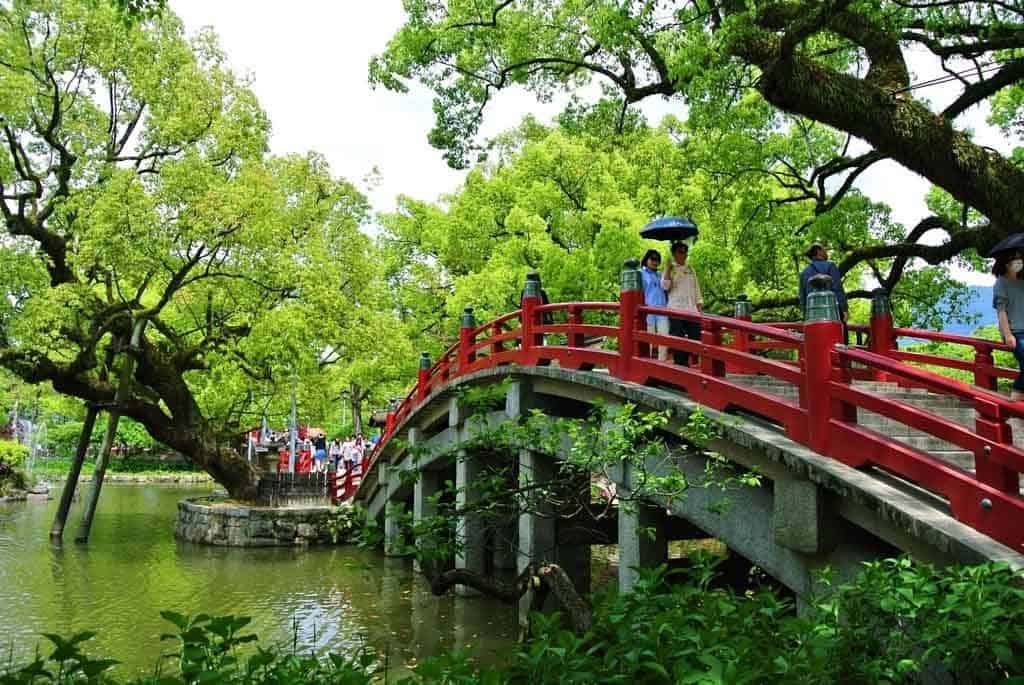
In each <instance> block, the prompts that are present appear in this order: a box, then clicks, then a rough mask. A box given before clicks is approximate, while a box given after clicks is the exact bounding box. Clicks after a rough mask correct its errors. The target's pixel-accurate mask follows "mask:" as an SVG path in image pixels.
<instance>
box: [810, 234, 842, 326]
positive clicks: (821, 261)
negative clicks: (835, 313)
mask: <svg viewBox="0 0 1024 685" xmlns="http://www.w3.org/2000/svg"><path fill="white" fill-rule="evenodd" d="M805 254H806V255H807V258H808V259H810V260H811V263H810V264H808V265H807V268H805V269H804V270H803V271H801V272H800V311H801V312H802V313H803V315H804V318H807V295H808V293H809V292H810V282H811V279H812V278H814V277H815V276H821V275H825V276H830V277H831V278H832V292H833V293H835V296H836V307H837V308H838V309H839V319H840V320H841V321H842V322H843V339H844V340H845V339H846V323H847V319H849V318H850V310H849V305H848V304H847V302H846V291H845V290H843V275H842V274H841V273H840V272H839V267H838V266H836V265H835V263H834V262H830V261H829V259H828V252H826V251H825V246H824V245H822V244H821V243H813V244H812V245H811V246H810V247H809V248H807V252H806V253H805Z"/></svg>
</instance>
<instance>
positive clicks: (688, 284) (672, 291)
mask: <svg viewBox="0 0 1024 685" xmlns="http://www.w3.org/2000/svg"><path fill="white" fill-rule="evenodd" d="M689 253H690V247H689V245H687V244H686V243H672V259H669V260H667V264H665V271H664V272H663V273H662V275H661V287H662V288H664V289H665V292H666V293H667V294H668V307H669V309H680V310H682V311H684V312H698V313H699V312H703V311H704V297H703V295H701V293H700V283H699V282H698V281H697V274H696V272H695V271H694V270H693V269H692V268H691V267H690V266H689V265H687V263H686V258H687V256H689ZM669 333H670V334H671V335H675V336H679V337H686V338H690V339H691V340H700V324H699V323H697V322H696V321H689V320H687V319H670V320H669ZM672 356H673V358H674V359H675V362H676V364H679V365H680V366H689V364H690V354H689V353H688V352H683V351H680V350H673V351H672Z"/></svg>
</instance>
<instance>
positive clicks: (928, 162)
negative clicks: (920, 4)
mask: <svg viewBox="0 0 1024 685" xmlns="http://www.w3.org/2000/svg"><path fill="white" fill-rule="evenodd" d="M751 52H753V50H752V51H751ZM745 57H747V58H749V59H750V61H752V62H755V63H760V64H761V66H762V68H763V69H764V75H763V76H762V78H761V81H760V85H759V86H758V89H759V90H760V92H761V93H762V95H764V98H765V99H766V100H767V101H768V102H770V103H771V104H773V105H775V106H776V107H778V108H779V109H782V110H785V111H787V112H791V113H794V114H799V115H802V116H805V117H808V118H810V119H813V120H815V121H820V122H822V123H825V124H828V125H830V126H833V127H835V128H837V129H839V130H841V131H847V132H849V133H852V134H853V135H855V136H857V137H859V138H862V139H864V140H866V141H867V142H868V143H870V144H871V145H872V147H874V148H875V149H876V150H877V151H879V152H881V153H883V154H885V155H886V156H888V157H891V158H892V159H893V160H895V161H897V162H899V163H900V164H902V165H903V166H905V167H907V168H908V169H910V170H911V171H915V172H917V173H919V174H921V175H922V176H924V177H925V178H927V179H928V180H929V181H931V182H932V183H934V184H935V185H937V186H939V187H941V188H944V189H945V190H947V191H948V192H949V193H950V194H951V195H952V196H953V197H955V198H956V199H957V200H959V201H960V202H963V203H964V204H966V205H968V206H970V207H973V208H974V209H976V210H978V211H979V212H981V213H982V214H984V215H985V216H987V217H989V218H990V219H991V220H992V223H993V224H995V226H996V227H998V228H997V230H996V231H993V232H992V233H991V234H990V235H987V236H979V238H981V239H980V240H979V243H980V244H979V245H978V247H979V248H980V249H981V250H982V251H984V250H985V249H986V248H988V247H991V244H989V243H994V241H996V240H998V239H999V237H1001V236H1003V235H1005V234H1007V233H1008V232H1010V231H1011V230H1016V229H1017V228H1018V227H1020V226H1021V225H1024V171H1021V170H1020V169H1018V168H1017V167H1015V166H1014V165H1013V164H1011V163H1010V162H1009V160H1007V159H1006V158H1004V157H1003V156H1002V155H1000V154H998V153H997V152H993V151H991V150H988V149H986V148H984V147H982V146H980V145H978V144H976V143H974V142H972V141H971V140H970V138H969V137H968V136H967V135H966V134H964V133H962V132H960V131H957V130H956V129H954V128H953V126H952V125H951V124H950V122H949V121H947V120H946V119H945V118H944V117H942V116H941V115H939V114H935V113H934V112H932V111H930V110H929V109H928V108H927V107H925V106H924V105H922V104H921V103H919V102H917V101H915V100H913V99H911V98H901V97H900V96H898V95H895V94H893V92H892V89H891V88H886V87H882V86H880V85H875V84H872V83H870V82H867V81H865V80H862V79H859V78H856V77H855V76H852V75H848V74H840V73H838V72H835V71H831V70H827V69H824V68H822V67H820V66H818V65H815V64H814V63H812V62H811V61H809V60H804V59H801V58H800V57H798V56H795V57H792V58H790V59H775V57H774V55H772V57H771V59H769V60H765V61H762V60H761V59H758V58H762V59H763V58H764V57H765V55H763V54H750V53H748V54H747V55H745Z"/></svg>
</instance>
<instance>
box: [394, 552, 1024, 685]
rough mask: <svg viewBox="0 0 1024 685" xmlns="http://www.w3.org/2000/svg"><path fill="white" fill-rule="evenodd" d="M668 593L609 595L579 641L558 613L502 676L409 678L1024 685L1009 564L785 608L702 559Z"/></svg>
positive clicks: (889, 580) (449, 672)
mask: <svg viewBox="0 0 1024 685" xmlns="http://www.w3.org/2000/svg"><path fill="white" fill-rule="evenodd" d="M681 573H682V579H683V580H684V582H682V583H679V584H675V585H669V583H668V582H667V581H668V580H669V579H668V578H667V574H666V573H665V569H664V568H661V569H658V570H656V571H654V572H644V573H643V574H642V576H641V580H640V582H639V583H638V585H637V587H636V590H635V592H634V593H633V594H630V595H617V594H607V595H604V596H602V597H599V598H598V599H597V601H596V603H595V607H594V622H593V627H592V629H591V630H590V631H589V632H588V633H586V634H585V635H577V634H576V633H573V632H571V631H569V630H566V629H565V628H564V627H563V625H562V624H561V622H560V621H559V619H558V617H557V616H554V617H551V616H536V617H534V626H535V632H534V635H533V636H532V637H531V639H529V640H528V641H527V642H526V643H524V644H523V645H522V646H521V647H520V648H519V649H518V650H517V651H516V653H515V655H514V657H513V658H512V660H511V662H510V663H509V664H507V665H505V666H503V667H502V668H501V669H491V670H489V671H485V672H479V671H478V670H477V669H476V668H475V667H474V666H473V665H472V663H471V662H469V661H468V660H467V659H466V658H465V655H463V654H458V653H456V654H446V655H442V656H440V657H437V658H433V659H426V660H424V661H423V662H422V663H421V665H420V666H419V667H418V668H417V669H416V671H415V676H414V680H412V681H411V682H412V683H416V684H419V683H424V684H425V683H437V682H444V683H476V682H481V683H494V684H499V683H501V684H509V685H527V684H529V685H533V684H544V683H592V682H601V683H626V684H632V683H645V684H646V683H650V684H660V683H664V684H665V685H668V684H670V683H694V684H698V683H699V684H703V683H709V684H710V683H730V684H739V683H782V684H787V685H797V684H800V685H805V684H806V685H811V684H814V685H820V684H827V683H837V684H838V683H844V684H845V683H865V684H867V683H871V684H874V683H897V682H898V683H919V682H955V683H958V684H962V685H966V684H971V683H975V684H978V685H980V684H982V683H995V682H1016V683H1021V682H1024V677H1022V676H1024V626H1022V625H1021V622H1020V616H1022V615H1024V590H1021V589H1020V587H1019V585H1018V584H1017V581H1019V580H1020V578H1019V577H1017V578H1014V575H1015V574H1014V573H1013V572H1011V571H1010V569H1009V567H1008V566H1006V565H1005V564H985V565H981V566H970V567H961V568H951V569H943V570H936V569H934V568H932V567H930V566H927V565H923V564H916V563H913V562H911V561H910V560H908V559H905V558H901V559H890V560H885V561H880V562H873V563H869V564H865V565H864V568H863V570H862V572H861V573H860V574H859V575H858V576H857V578H856V579H854V580H853V581H851V582H849V583H846V584H842V585H838V584H836V585H833V584H832V582H831V580H830V579H829V578H828V575H827V574H825V575H824V576H823V577H822V579H821V580H822V583H823V584H824V587H825V589H826V590H827V592H825V593H823V594H822V595H821V596H820V597H816V598H811V600H810V601H809V606H808V610H807V612H806V613H805V614H804V615H802V616H800V617H797V616H796V615H795V612H794V607H793V605H792V602H790V601H789V600H787V599H782V598H780V597H779V596H777V595H776V594H774V593H773V592H771V591H769V590H765V589H761V590H756V591H752V592H747V593H745V594H737V593H736V592H734V591H732V590H729V589H717V588H712V586H711V580H712V579H713V578H714V575H715V574H714V571H713V568H712V566H711V565H710V562H709V561H707V560H705V561H704V562H702V563H700V564H698V565H696V566H694V567H692V568H690V569H688V570H686V571H682V572H681Z"/></svg>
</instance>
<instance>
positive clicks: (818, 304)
mask: <svg viewBox="0 0 1024 685" xmlns="http://www.w3.org/2000/svg"><path fill="white" fill-rule="evenodd" d="M825 278H826V279H827V280H828V282H829V283H831V282H832V279H831V278H829V277H828V276H825ZM811 280H812V281H813V280H814V279H811ZM804 321H805V322H806V323H812V322H815V321H839V305H838V304H836V294H835V293H834V292H832V291H831V290H821V289H818V290H814V291H812V292H810V293H808V295H807V306H806V308H805V310H804Z"/></svg>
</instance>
